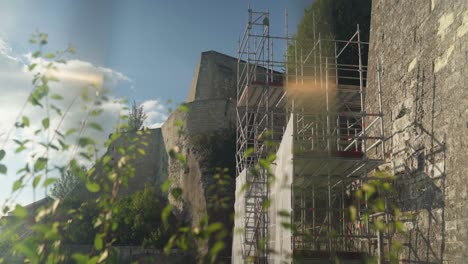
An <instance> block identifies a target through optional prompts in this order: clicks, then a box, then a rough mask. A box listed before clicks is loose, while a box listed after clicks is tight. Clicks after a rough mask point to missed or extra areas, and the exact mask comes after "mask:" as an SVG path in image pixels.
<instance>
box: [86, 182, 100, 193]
mask: <svg viewBox="0 0 468 264" xmlns="http://www.w3.org/2000/svg"><path fill="white" fill-rule="evenodd" d="M86 189H88V191H89V192H92V193H95V192H99V190H100V189H101V187H100V186H99V184H97V183H95V182H90V181H88V182H86Z"/></svg>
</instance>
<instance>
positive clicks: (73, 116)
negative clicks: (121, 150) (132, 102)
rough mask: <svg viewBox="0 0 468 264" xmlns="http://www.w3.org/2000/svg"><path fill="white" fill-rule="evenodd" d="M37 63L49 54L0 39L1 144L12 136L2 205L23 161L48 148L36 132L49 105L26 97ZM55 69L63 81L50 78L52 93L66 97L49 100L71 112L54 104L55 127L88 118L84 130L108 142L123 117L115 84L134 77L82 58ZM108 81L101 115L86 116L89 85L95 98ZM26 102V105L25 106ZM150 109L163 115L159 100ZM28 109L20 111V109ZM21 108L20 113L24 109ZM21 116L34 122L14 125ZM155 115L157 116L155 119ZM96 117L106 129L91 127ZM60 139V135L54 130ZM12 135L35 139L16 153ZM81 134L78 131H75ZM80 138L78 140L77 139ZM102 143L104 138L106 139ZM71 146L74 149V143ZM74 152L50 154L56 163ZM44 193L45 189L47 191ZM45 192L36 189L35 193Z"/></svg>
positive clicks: (74, 125) (43, 62)
mask: <svg viewBox="0 0 468 264" xmlns="http://www.w3.org/2000/svg"><path fill="white" fill-rule="evenodd" d="M29 62H33V63H37V66H36V68H35V70H34V71H35V72H42V73H43V72H45V71H46V65H47V64H48V63H49V61H47V60H44V59H33V58H32V56H31V55H30V54H26V55H24V56H15V55H14V54H12V49H11V48H10V47H9V46H8V45H7V43H6V42H5V41H3V40H2V39H0V94H1V96H0V112H1V113H2V115H0V148H2V147H3V146H4V142H5V139H6V137H7V136H8V132H9V131H10V130H11V131H13V132H12V133H10V137H9V140H8V143H7V144H6V145H5V150H6V151H7V156H6V157H5V159H4V160H2V161H1V163H4V164H6V165H7V166H8V175H7V176H1V175H0V180H1V181H2V184H1V185H0V205H1V204H2V202H3V200H4V199H5V198H6V197H7V196H8V195H9V193H10V192H11V186H12V183H13V182H14V181H15V180H16V178H17V175H16V171H17V169H19V168H20V167H23V166H24V164H25V162H28V161H31V160H32V156H33V155H36V157H37V156H38V155H42V154H43V153H44V150H43V148H42V147H41V146H40V145H39V144H38V143H39V142H40V141H43V140H44V139H45V138H46V137H47V135H39V136H36V135H35V134H34V131H35V130H37V129H39V128H40V127H41V126H42V120H43V118H44V117H45V116H46V110H44V109H43V108H40V107H37V106H35V107H34V106H32V105H31V104H29V103H26V101H27V99H28V96H29V94H30V92H31V91H32V89H33V86H32V83H31V81H32V79H33V77H34V73H35V72H34V73H31V72H29V71H28V70H27V65H26V63H29ZM50 74H52V75H54V76H56V77H57V78H58V79H59V80H60V81H59V82H56V83H50V94H60V95H62V96H63V99H62V100H50V103H51V104H53V105H54V106H56V107H58V108H60V109H61V110H62V112H67V113H66V117H65V118H63V120H62V117H61V116H59V115H58V114H57V113H56V112H55V111H54V110H53V109H50V116H51V118H50V127H51V128H54V129H55V128H58V130H59V131H61V132H62V133H64V132H65V131H67V130H68V129H70V128H80V127H81V125H82V124H83V120H87V121H86V122H87V126H85V127H86V128H85V129H84V130H83V136H87V137H90V138H92V139H94V140H95V141H96V142H98V143H99V142H100V143H103V142H104V141H105V140H106V139H107V137H108V135H109V133H111V132H112V131H114V128H115V126H116V125H117V123H118V122H119V116H120V115H121V114H122V111H123V110H122V104H120V103H116V102H115V100H116V99H117V98H115V97H114V96H113V95H112V89H113V88H114V87H115V86H116V85H117V84H119V83H128V84H129V86H130V84H131V80H130V79H129V78H128V77H127V76H125V75H124V74H123V73H120V72H116V71H114V70H112V69H109V68H104V67H100V66H95V65H93V64H91V63H89V62H86V61H82V60H70V61H68V63H67V64H63V65H62V64H58V70H57V71H52V72H50ZM103 87H106V88H109V90H110V93H109V94H108V95H107V97H108V98H109V100H108V101H107V102H102V103H101V104H100V105H99V106H98V107H99V108H100V109H101V110H102V113H101V115H99V116H97V117H92V118H87V114H88V113H89V112H90V107H92V105H90V104H86V102H85V101H83V100H82V96H81V95H82V93H83V91H84V90H86V89H87V90H88V91H89V96H90V99H91V100H94V99H95V98H96V96H97V94H102V93H103ZM23 105H25V108H24V109H23ZM152 107H153V108H150V109H153V110H151V111H152V112H151V113H152V114H151V115H152V116H154V118H153V119H154V120H157V118H158V115H157V114H153V112H154V111H157V109H158V108H157V107H156V105H152ZM22 109H23V111H22V112H21V110H22ZM20 112H21V114H20ZM22 116H27V117H29V119H30V121H31V126H30V127H27V128H24V129H21V128H20V129H13V130H12V128H13V127H14V126H13V125H14V124H15V122H17V121H21V117H22ZM153 119H152V120H153ZM91 122H95V123H96V124H99V126H101V127H102V129H103V130H102V131H97V130H93V129H92V128H90V127H89V124H90V123H91ZM48 137H49V139H50V138H52V137H54V135H53V134H50V135H48ZM55 138H56V139H57V136H55ZM12 139H20V140H23V139H33V142H30V143H28V144H27V146H28V150H27V151H25V152H23V153H21V154H17V155H15V154H13V153H14V150H15V149H16V148H17V144H16V143H14V142H13V141H12ZM75 139H76V137H75ZM75 142H76V141H75V140H73V142H72V143H75ZM101 146H102V144H101ZM71 149H74V148H73V147H72V148H71ZM71 155H72V151H70V152H68V153H63V152H61V153H57V152H53V151H52V152H51V154H50V158H51V159H52V160H53V163H55V164H60V163H64V162H65V161H67V160H68V159H69V158H70V157H71ZM42 196H43V192H42ZM40 197H41V195H39V194H36V199H39V198H40ZM30 201H32V192H31V191H29V192H26V195H25V196H22V197H19V200H18V202H22V203H24V202H30Z"/></svg>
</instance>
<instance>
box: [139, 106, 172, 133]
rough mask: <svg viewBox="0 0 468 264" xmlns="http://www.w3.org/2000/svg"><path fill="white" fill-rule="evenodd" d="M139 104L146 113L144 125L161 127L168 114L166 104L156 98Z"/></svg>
mask: <svg viewBox="0 0 468 264" xmlns="http://www.w3.org/2000/svg"><path fill="white" fill-rule="evenodd" d="M141 105H142V106H143V110H144V111H145V113H146V115H147V118H146V120H145V124H144V125H145V126H146V127H148V128H158V127H161V126H162V124H163V123H164V121H165V120H166V119H167V116H168V111H167V108H166V106H165V105H164V104H162V103H161V102H160V101H158V100H147V101H144V102H143V103H141Z"/></svg>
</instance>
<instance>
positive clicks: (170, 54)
mask: <svg viewBox="0 0 468 264" xmlns="http://www.w3.org/2000/svg"><path fill="white" fill-rule="evenodd" d="M311 2H312V0H308V1H305V0H293V1H279V0H277V1H266V0H263V1H260V0H258V1H246V0H240V1H238V0H236V1H220V0H199V1H193V0H180V1H174V0H171V1H169V0H166V1H163V0H148V1H142V0H137V1H126V0H100V1H94V0H80V1H69V0H65V1H63V0H62V1H58V0H55V1H52V0H43V1H25V0H16V1H0V7H1V11H0V36H1V37H3V38H6V39H7V40H8V41H9V43H11V45H12V48H13V51H14V52H19V53H22V52H25V51H30V50H31V47H30V46H29V45H28V44H27V40H28V37H29V35H30V34H31V33H32V32H34V30H35V29H39V30H41V31H43V32H46V33H48V34H49V36H50V41H49V43H50V45H49V47H50V48H51V49H59V48H63V47H64V46H66V45H67V44H69V43H72V44H73V45H74V46H76V48H77V55H76V57H78V58H80V59H81V60H84V61H88V62H91V63H93V64H95V65H99V66H104V67H107V68H111V69H114V70H116V71H119V72H121V73H123V74H125V75H126V76H128V77H129V78H130V79H131V80H132V81H133V83H132V85H134V88H135V90H136V92H134V91H133V90H125V89H123V88H122V87H121V88H122V89H123V91H122V90H119V92H122V95H125V96H126V97H128V98H129V99H135V100H137V101H144V100H146V99H148V98H159V99H161V100H163V101H166V100H167V99H172V100H174V101H176V102H180V101H182V100H184V98H185V96H186V93H187V91H188V87H189V85H190V83H191V79H192V77H193V73H194V69H195V65H196V64H197V62H198V58H199V56H200V53H201V52H202V51H207V50H216V51H220V52H223V53H226V54H229V55H232V56H235V55H236V48H237V39H238V36H239V34H241V33H242V32H243V30H244V28H245V24H246V20H247V8H248V5H249V4H250V5H251V6H252V7H253V8H254V9H256V10H267V9H269V11H270V13H271V16H272V18H271V22H272V30H273V32H274V33H277V34H284V10H285V8H287V9H288V13H289V28H290V32H292V31H295V28H296V25H297V22H298V21H299V19H300V17H301V16H302V14H303V10H304V8H305V7H306V6H308V5H309V4H310V3H311Z"/></svg>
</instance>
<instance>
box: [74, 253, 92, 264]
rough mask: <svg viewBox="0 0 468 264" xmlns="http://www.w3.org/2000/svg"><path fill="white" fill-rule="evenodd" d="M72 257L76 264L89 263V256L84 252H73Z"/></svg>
mask: <svg viewBox="0 0 468 264" xmlns="http://www.w3.org/2000/svg"><path fill="white" fill-rule="evenodd" d="M72 259H74V260H75V261H76V263H77V264H88V263H89V257H88V255H86V254H81V253H74V254H73V255H72Z"/></svg>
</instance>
